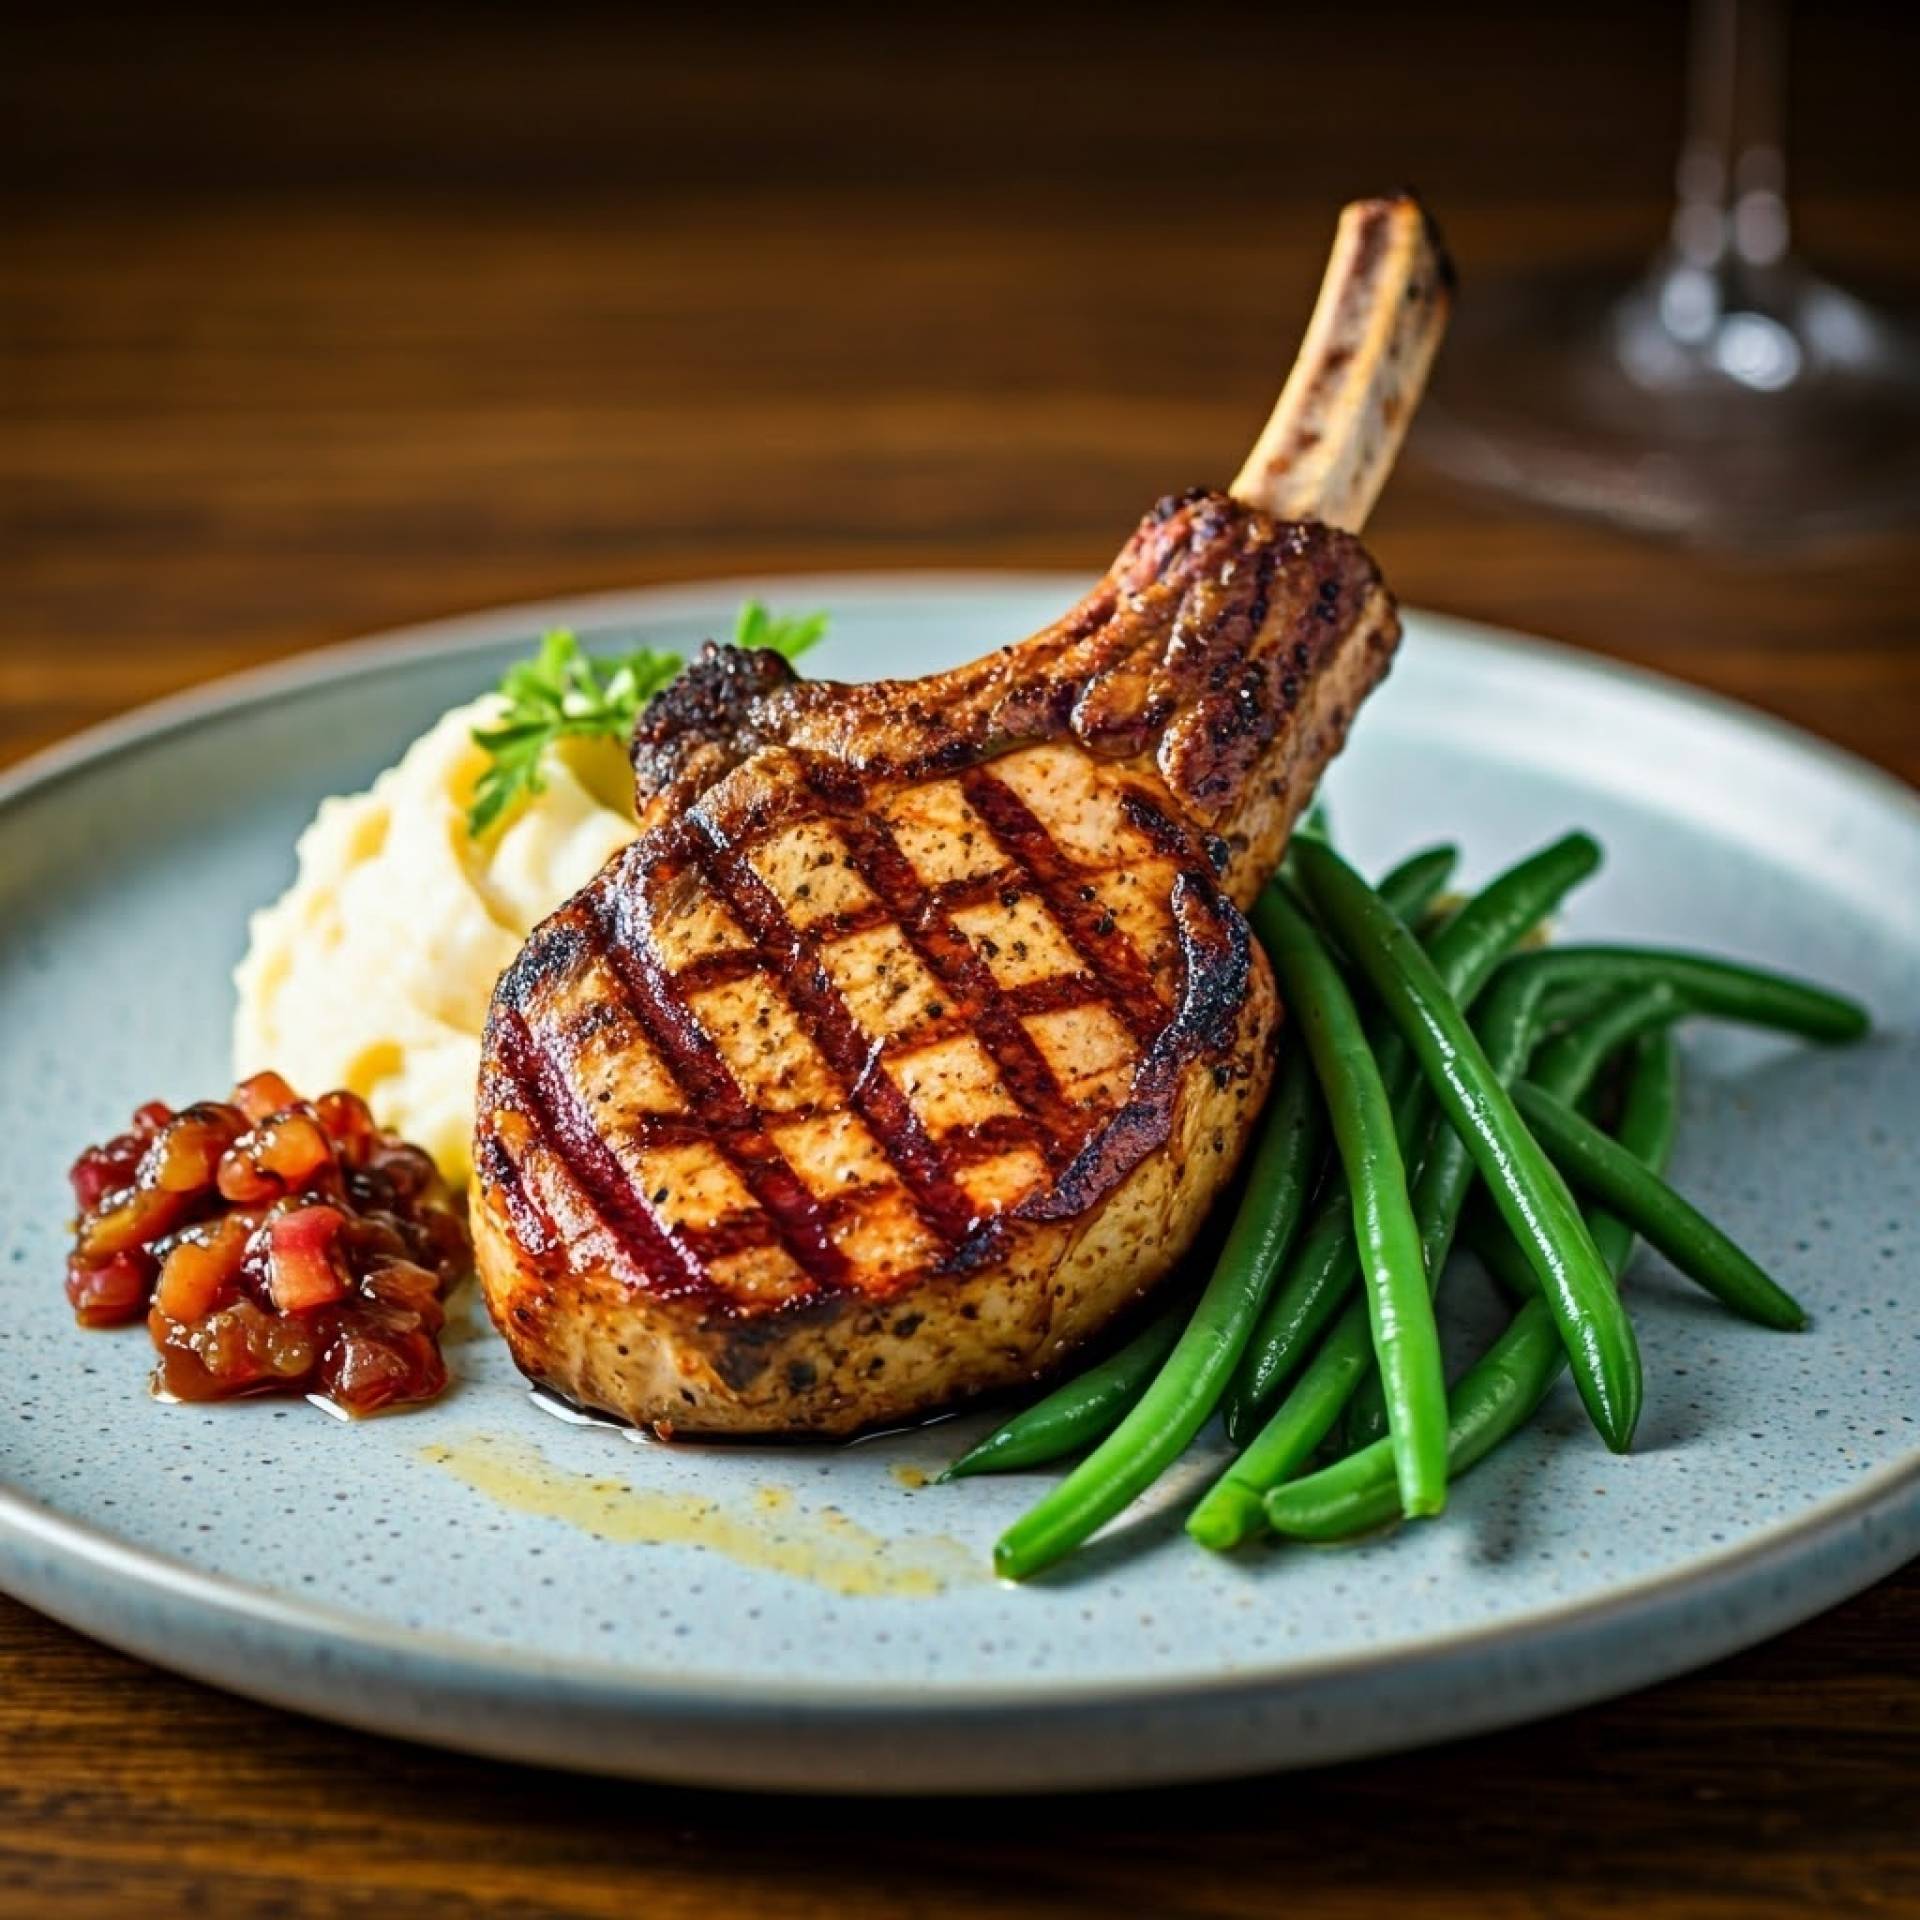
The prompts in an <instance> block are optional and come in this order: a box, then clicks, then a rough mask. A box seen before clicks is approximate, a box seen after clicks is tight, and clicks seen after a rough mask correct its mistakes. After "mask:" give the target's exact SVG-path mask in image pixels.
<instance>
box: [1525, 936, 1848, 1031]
mask: <svg viewBox="0 0 1920 1920" xmlns="http://www.w3.org/2000/svg"><path fill="white" fill-rule="evenodd" d="M1501 971H1502V972H1503V973H1522V972H1534V973H1539V974H1541V975H1543V976H1544V985H1543V989H1542V990H1543V991H1547V990H1548V989H1551V990H1552V993H1553V995H1555V996H1557V995H1558V994H1559V993H1561V992H1566V991H1570V990H1571V989H1573V988H1575V987H1586V986H1589V985H1594V986H1596V987H1597V986H1598V985H1599V984H1600V983H1604V984H1605V985H1606V986H1608V987H1610V988H1611V989H1612V990H1613V991H1614V992H1620V991H1622V990H1624V989H1625V988H1628V987H1646V986H1656V985H1658V986H1666V987H1670V988H1671V989H1672V990H1673V991H1674V992H1675V993H1677V994H1678V995H1679V996H1680V998H1681V1000H1682V1001H1683V1002H1684V1003H1685V1006H1686V1010H1687V1011H1688V1012H1689V1013H1707V1014H1714V1015H1717V1016H1718V1017H1719V1018H1721V1019H1725V1020H1739V1021H1743V1022H1745V1023H1746V1024H1747V1025H1748V1026H1755V1027H1771V1028H1774V1029H1776V1030H1777V1031H1779V1032H1782V1033H1797V1034H1799V1035H1801V1036H1802V1037H1803V1038H1805V1039H1808V1040H1824V1041H1829V1042H1833V1041H1846V1040H1857V1039H1859V1038H1860V1036H1861V1035H1862V1034H1864V1033H1865V1032H1866V1031H1867V1027H1868V1024H1869V1022H1868V1018H1867V1012H1866V1009H1865V1008H1864V1007H1862V1006H1861V1005H1860V1004H1859V1002H1858V1001H1855V1000H1849V999H1847V998H1846V997H1845V996H1844V995H1841V994H1837V993H1831V992H1829V991H1828V990H1827V989H1826V988H1825V987H1817V986H1814V985H1813V984H1811V982H1808V981H1804V980H1795V979H1793V978H1791V977H1790V976H1789V975H1786V974H1781V973H1771V972H1768V971H1767V970H1766V969H1764V968H1761V967H1747V966H1742V965H1740V964H1739V963H1738V962H1736V961H1732V960H1718V959H1715V958H1714V957H1712V956H1711V955H1709V954H1702V953H1686V952H1682V951H1679V950H1676V949H1670V948H1661V947H1550V948H1548V949H1547V950H1546V951H1545V952H1542V953H1527V954H1520V955H1517V956H1516V957H1515V958H1514V959H1511V960H1509V961H1508V962H1507V963H1506V965H1505V967H1503V968H1502V969H1501ZM1551 1003H1552V1002H1551V997H1550V999H1549V1005H1551Z"/></svg>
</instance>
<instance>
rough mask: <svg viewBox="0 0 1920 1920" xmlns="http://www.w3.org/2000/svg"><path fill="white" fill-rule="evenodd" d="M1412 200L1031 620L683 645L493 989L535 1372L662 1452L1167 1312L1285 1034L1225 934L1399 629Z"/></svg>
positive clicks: (894, 1392)
mask: <svg viewBox="0 0 1920 1920" xmlns="http://www.w3.org/2000/svg"><path fill="white" fill-rule="evenodd" d="M1447 284H1448V281H1447V272H1446V268H1445V265H1444V261H1443V260H1442V258H1441V256H1440V254H1439V251H1438V247H1437V243H1436V241H1435V238H1434V235H1433V232H1432V230H1431V228H1430V226H1429V225H1428V223H1427V222H1426V221H1425V219H1424V217H1423V216H1422V214H1421V213H1420V211H1419V209H1418V208H1417V207H1416V206H1415V205H1414V204H1413V203H1412V202H1411V201H1409V200H1397V201H1375V202H1364V203H1360V204H1358V205H1356V206H1353V207H1350V208H1348V209H1347V212H1346V214H1345V216H1344V217H1343V220H1342V224H1341V228H1340V234H1339V238H1338V241H1337V243H1336V247H1335V252H1334V257H1333V261H1332V264H1331V266H1330V268H1329V270H1328V275H1327V280H1326V284H1325V285H1324V286H1323V288H1322V290H1321V297H1320V301H1319V304H1318V306H1317V307H1316V310H1315V314H1314V318H1313V322H1312V325H1311V327H1310V329H1309V332H1308V337H1307V341H1306V343H1305V346H1304V347H1303V350H1302V354H1301V358H1300V361H1299V363H1298V365H1297V366H1296V367H1295V370H1294V373H1293V375H1292V377H1291V378H1290V379H1289V381H1288V384H1287V388H1286V391H1285V392H1284V393H1283V394H1282V396H1281V399H1280V403H1279V405H1278V407H1277V408H1276V410H1275V413H1274V417H1273V419H1272V421H1271V422H1270V423H1269V425H1268V428H1267V430H1266V432H1265V433H1264V434H1263V435H1262V437H1261V439H1260V441H1259V443H1258V445H1257V446H1256V447H1255V449H1254V452H1253V454H1252V455H1251V457H1250V458H1249V460H1248V462H1247V465H1246V467H1245V468H1244V469H1243V470H1242V472H1241V474H1240V476H1239V478H1238V479H1237V480H1236V482H1235V484H1234V489H1233V491H1232V493H1230V494H1222V493H1216V492H1211V491H1206V490H1200V491H1196V492H1192V493H1188V494H1183V495H1179V496H1175V497H1173V498H1169V499H1166V500H1163V501H1161V502H1160V503H1159V505H1157V506H1156V507H1155V508H1154V509H1153V510H1152V511H1151V512H1150V513H1149V514H1148V515H1147V517H1146V519H1145V520H1144V521H1142V523H1141V524H1140V526H1139V528H1138V530H1137V531H1136V532H1135V533H1134V535H1133V537H1132V538H1131V539H1130V540H1129V541H1128V542H1127V544H1126V546H1125V548H1124V549H1123V550H1122V552H1121V554H1120V556H1119V558H1118V559H1117V560H1116V561H1115V562H1114V565H1113V567H1112V568H1111V570H1110V571H1109V572H1108V574H1107V576H1106V577H1105V579H1104V580H1102V581H1101V583H1100V584H1099V586H1098V587H1096V588H1095V589H1094V590H1093V592H1092V593H1090V594H1089V595H1088V596H1087V597H1086V598H1085V599H1084V600H1082V601H1081V602H1080V604H1079V605H1078V606H1076V607H1074V608H1073V609H1072V610H1071V611H1070V612H1068V613H1067V614H1066V615H1065V617H1064V618H1062V619H1061V620H1059V621H1058V622H1056V623H1055V624H1054V625H1053V626H1051V627H1048V628H1046V629H1045V630H1044V631H1042V632H1041V633H1038V634H1036V635H1035V636H1033V637H1032V638H1031V639H1029V640H1027V641H1025V642H1024V643H1022V644H1020V645H1017V646H1010V647H1006V648H1003V649H1002V650H1001V651H999V652H998V653H994V654H990V655H989V656H987V657H986V658H985V659H983V660H980V661H977V662H975V663H974V664H972V665H971V666H967V667H962V668H959V669H957V670H954V671H952V672H947V673H938V674H933V675H930V676H928V677H926V678H924V679H920V680H908V681H897V680H890V681H879V682H875V683H873V684H871V685H867V686H840V685H834V684H832V683H828V682H818V681H816V682H800V681H798V680H796V679H795V678H794V677H793V675H792V673H791V671H790V670H789V669H788V668H787V666H786V664H785V662H784V661H782V660H781V659H779V658H778V657H777V656H776V655H773V654H770V653H742V652H739V651H737V650H735V649H732V648H721V647H713V646H709V647H708V648H707V650H706V651H705V653H704V654H703V655H702V656H701V657H700V658H699V659H698V660H697V661H696V662H695V663H694V664H693V665H692V666H690V667H689V668H688V670H687V671H686V673H685V674H684V675H683V676H682V677H681V679H680V680H679V681H678V682H677V683H675V685H674V686H672V687H671V688H669V689H668V690H667V691H666V692H665V693H664V694H662V695H661V696H660V698H659V699H657V700H656V701H655V702H654V703H653V705H652V707H651V708H649V710H648V711H647V713H646V715H645V716H644V717H643V719H642V721H641V723H640V726H639V728H638V730H637V733H636V737H635V740H634V754H633V758H634V769H635V778H636V799H637V803H638V807H639V812H640V819H641V823H642V826H643V828H644V829H645V831H644V833H643V835H642V837H641V838H640V839H639V840H638V841H636V842H635V843H634V844H633V845H632V846H631V847H630V848H628V849H627V850H626V851H625V852H623V853H621V854H619V855H617V856H616V857H615V858H614V859H613V860H612V861H611V862H610V863H609V864H608V865H607V866H606V867H605V868H604V869H603V870H602V871H601V873H600V874H599V875H598V876H597V877H596V878H595V879H594V880H593V881H592V882H591V883H590V884H589V885H588V886H587V887H586V888H585V889H584V890H583V891H582V892H581V893H579V894H578V895H576V896H575V897H574V898H573V899H572V900H571V901H570V902H568V904H567V905H566V906H564V907H563V908H561V909H560V911H559V912H557V913H556V914H554V915H553V916H552V918H550V919H549V920H547V921H546V922H544V923H543V924H542V925H541V926H540V927H539V928H538V929H537V930H536V931H535V933H534V935H533V937H532V938H531V939H530V940H529V941H528V943H527V945H526V948H525V949H524V950H523V952H522V953H521V954H520V956H519V958H518V959H517V960H516V961H515V963H514V964H513V965H512V966H511V967H510V968H509V969H508V970H507V972H506V974H505V975H504V976H503V978H502V979H501V981H500V984H499V987H498V989H497V991H496V994H495V997H494V1003H493V1008H492V1014H491V1017H490V1020H489V1022H488V1028H487V1037H486V1049H485V1060H484V1066H483V1070H482V1076H481V1083H480V1096H479V1109H478V1112H479V1118H478V1125H477V1140H476V1148H475V1156H474V1157H475V1167H476V1173H475V1180H474V1197H473V1226H474V1239H475V1243H476V1248H477V1251H478V1257H479V1265H480V1273H481V1278H482V1282H483V1285H484V1287H485V1291H486V1297H487V1302H488V1306H489V1308H490V1310H491V1312H492V1314H493V1318H494V1320H495V1322H496V1323H497V1324H498V1326H499V1328H500V1330H501V1332H502V1333H503V1334H504V1335H505V1337H506V1339H507V1341H508V1344H509V1345H510V1346H511V1348H512V1350H513V1354H514V1357H515V1359H516V1360H517V1361H518V1363H519V1365H520V1366H521V1368H522V1369H523V1370H524V1371H525V1372H527V1373H528V1374H529V1375H531V1376H532V1377H533V1378H535V1379H536V1380H539V1381H542V1382H545V1383H547V1384H549V1385H551V1386H553V1387H556V1388H558V1389H560V1390H561V1391H562V1392H564V1393H566V1394H567V1395H569V1396H571V1397H572V1398H573V1399H575V1400H577V1401H579V1402H581V1403H583V1404H585V1405H587V1406H591V1407H596V1408H601V1409H604V1410H606V1411H608V1412H611V1413H614V1414H617V1415H620V1416H622V1417H624V1418H626V1419H629V1420H632V1421H635V1422H638V1423H643V1424H647V1425H651V1426H653V1427H655V1428H657V1429H660V1430H663V1431H665V1430H671V1431H677V1432H681V1433H689V1432H691V1433H774V1432H814V1433H843V1432H848V1431H851V1430H853V1429H856V1428H859V1427H862V1426H867V1425H871V1424H874V1423H878V1422H886V1421H892V1420H899V1419H904V1418H909V1417H912V1416H915V1415H918V1414H921V1413H924V1412H927V1411H929V1410H931V1409H933V1408H935V1407H937V1406H940V1405H942V1404H944V1403H947V1402H949V1401H952V1400H954V1399H956V1398H959V1397H962V1396H964V1395H967V1394H971V1393H975V1392H978V1391H981V1390H983V1389H986V1388H991V1387H996V1386H1002V1385H1005V1384H1008V1383H1011V1382H1016V1381H1023V1380H1028V1379H1031V1378H1034V1377H1036V1376H1038V1375H1040V1374H1042V1373H1044V1372H1045V1371H1046V1370H1047V1369H1048V1368H1050V1367H1051V1366H1053V1365H1054V1364H1055V1363H1056V1362H1058V1361H1059V1360H1060V1359H1062V1358H1063V1357H1064V1356H1065V1355H1067V1354H1068V1353H1070V1352H1071V1351H1072V1350H1073V1349H1074V1348H1075V1347H1077V1346H1078V1345H1080V1344H1081V1343H1082V1342H1083V1341H1084V1340H1086V1339H1087V1337H1088V1336H1089V1335H1090V1334H1092V1333H1094V1332H1095V1331H1096V1330H1097V1329H1099V1328H1100V1327H1101V1326H1102V1325H1104V1324H1105V1323H1106V1322H1107V1321H1109V1320H1110V1319H1111V1318H1112V1317H1113V1316H1114V1315H1115V1314H1116V1313H1117V1312H1119V1311H1120V1310H1121V1309H1122V1308H1124V1307H1126V1306H1127V1305H1128V1304H1129V1303H1130V1302H1132V1301H1134V1300H1136V1299H1138V1298H1139V1297H1140V1296H1141V1295H1143V1294H1144V1293H1146V1292H1147V1291H1148V1290H1150V1289H1151V1288H1152V1287H1154V1286H1155V1284H1156V1283H1157V1282H1159V1281H1160V1280H1161V1279H1162V1278H1164V1277H1165V1275H1166V1274H1167V1273H1168V1271H1169V1270H1170V1269H1171V1268H1172V1267H1173V1266H1174V1264H1175V1263H1176V1262H1177V1261H1178V1260H1179V1258H1180V1256H1181V1255H1182V1253H1184V1252H1185V1250H1186V1249H1187V1248H1188V1246H1189V1245H1190V1244H1191V1242H1192V1241H1193V1239H1194V1236H1195V1234H1196V1233H1197V1232H1198V1230H1199V1227H1200V1225H1201V1222H1202V1221H1203V1220H1204V1218H1205V1216H1206V1213H1207V1210H1208V1208H1209V1207H1210V1206H1211V1205H1212V1204H1213V1202H1214V1200H1215V1198H1216V1197H1217V1196H1218V1194H1219V1193H1220V1190H1221V1188H1222V1187H1223V1185H1224V1184H1225V1183H1226V1182H1227V1180H1228V1179H1229V1178H1230V1176H1231V1174H1232V1172H1233V1169H1234V1166H1235V1163H1236V1161H1237V1160H1238V1158H1239V1155H1240V1152H1241V1149H1242V1147H1243V1145H1244V1144H1245V1142H1246V1139H1247V1137H1248V1132H1249V1130H1250V1128H1251V1127H1252V1125H1253V1123H1254V1120H1255V1118H1256V1116H1257V1115H1258V1113H1259V1109H1260V1104H1261V1101H1262V1099H1263V1097H1264V1095H1265V1093H1266V1089H1267V1082H1268V1077H1269V1071H1270V1061H1271V1057H1272V1051H1273V1041H1274V1036H1275V1032H1276V1029H1277V1026H1278V1022H1279V1019H1280V1008H1279V1005H1278V1003H1277V1000H1276V997H1275V993H1274V985H1273V980H1272V977H1271V975H1270V973H1269V971H1268V969H1267V965H1266V961H1265V959H1264V957H1263V956H1262V955H1261V953H1260V952H1259V949H1258V947H1257V946H1256V945H1255V943H1254V942H1253V940H1252V939H1251V937H1250V935H1249V932H1248V928H1247V925H1246V922H1245V920H1244V919H1243V918H1242V915H1241V909H1243V908H1244V907H1246V906H1247V905H1248V904H1249V903H1250V902H1251V900H1252V898H1253V896H1254V894H1255V893H1256V892H1257V891H1258V889H1259V888H1260V886H1261V884H1262V883H1263V882H1264V881H1265V879H1266V878H1267V876H1268V875H1269V874H1270V873H1271V872H1272V871H1273V868H1274V866H1275V865H1276V863H1277V862H1278V860H1279V857H1280V854H1281V851H1282V849H1283V847H1284V845H1285V842H1286V837H1287V833H1288V830H1289V828H1290V826H1291V824H1292V822H1293V820H1294V818H1295V816H1296V815H1297V814H1298V813H1299V812H1300V810H1301V808H1302V807H1303V806H1304V805H1305V804H1306V801H1307V799H1308V797H1309V795H1310V794H1311V793H1312V791H1313V788H1314V784H1315V782H1316V781H1317V779H1318V778H1319V775H1320V772H1321V770H1322V768H1323V767H1324V766H1325V765H1326V763H1327V761H1328V760H1329V759H1330V758H1331V756H1332V755H1333V754H1334V753H1335V752H1337V751H1338V749H1339V747H1340V745H1341V743H1342V741H1343V740H1344V738H1345V736H1346V732H1347V728H1348V725H1349V723H1350V722H1351V720H1352V718H1353V714H1354V711H1355V709H1356V708H1357V707H1358V705H1359V703H1360V701H1361V699H1362V698H1363V697H1364V696H1365V694H1366V693H1367V691H1368V690H1369V689H1370V688H1371V687H1372V686H1373V685H1374V683H1375V682H1376V681H1377V680H1378V679H1379V678H1380V676H1381V675H1382V674H1383V673H1384V671H1385V670H1386V667H1387V663H1388V660H1389V657H1390V655H1391V653H1392V651H1393V647H1394V644H1395V642H1396V640H1397V639H1398V635H1399V625H1398V621H1397V619H1396V616H1395V613H1394V607H1393V602H1392V600H1391V598H1390V597H1389V595H1388V594H1387V591H1386V589H1385V588H1384V587H1383V586H1382V584H1381V582H1380V577H1379V574H1378V572H1377V570H1376V569H1375V567H1374V565H1373V563H1372V561H1371V560H1369V559H1368V557H1367V555H1366V554H1365V552H1364V551H1363V550H1362V548H1361V546H1360V544H1359V542H1358V540H1357V539H1355V537H1354V534H1353V531H1352V530H1353V529H1355V528H1357V527H1358V526H1359V524H1360V523H1361V521H1362V520H1363V519H1364V517H1365V514H1366V512H1367V509H1368V508H1369V506H1370V505H1371V503H1372V501H1373V498H1374V496H1375V494H1376V493H1377V491H1378V489H1379V487H1380V485H1381V484H1382V482H1383V481H1384V479H1385V476H1386V472H1387V468H1388V466H1389V464H1390V462H1391V460H1392V457H1393V454H1394V452H1395V451H1396V450H1397V447H1398V444H1399V440H1400V437H1401V434H1402V432H1403V431H1404V429H1405V426H1406V422H1407V417H1408V415H1409V413H1410V412H1411V410H1412V407H1413V405H1414V402H1415V400H1416V399H1417V397H1418V393H1419V388H1420V385H1421V382H1422V380H1423V379H1424V376H1425V372H1426V368H1427V365H1428V362H1429V361H1430V359H1431V356H1432V353H1433V350H1434V347H1435V345H1436V344H1437V341H1438V337H1439V333H1440V330H1441V327H1442V325H1443V323H1444V313H1445V306H1446V300H1447Z"/></svg>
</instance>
